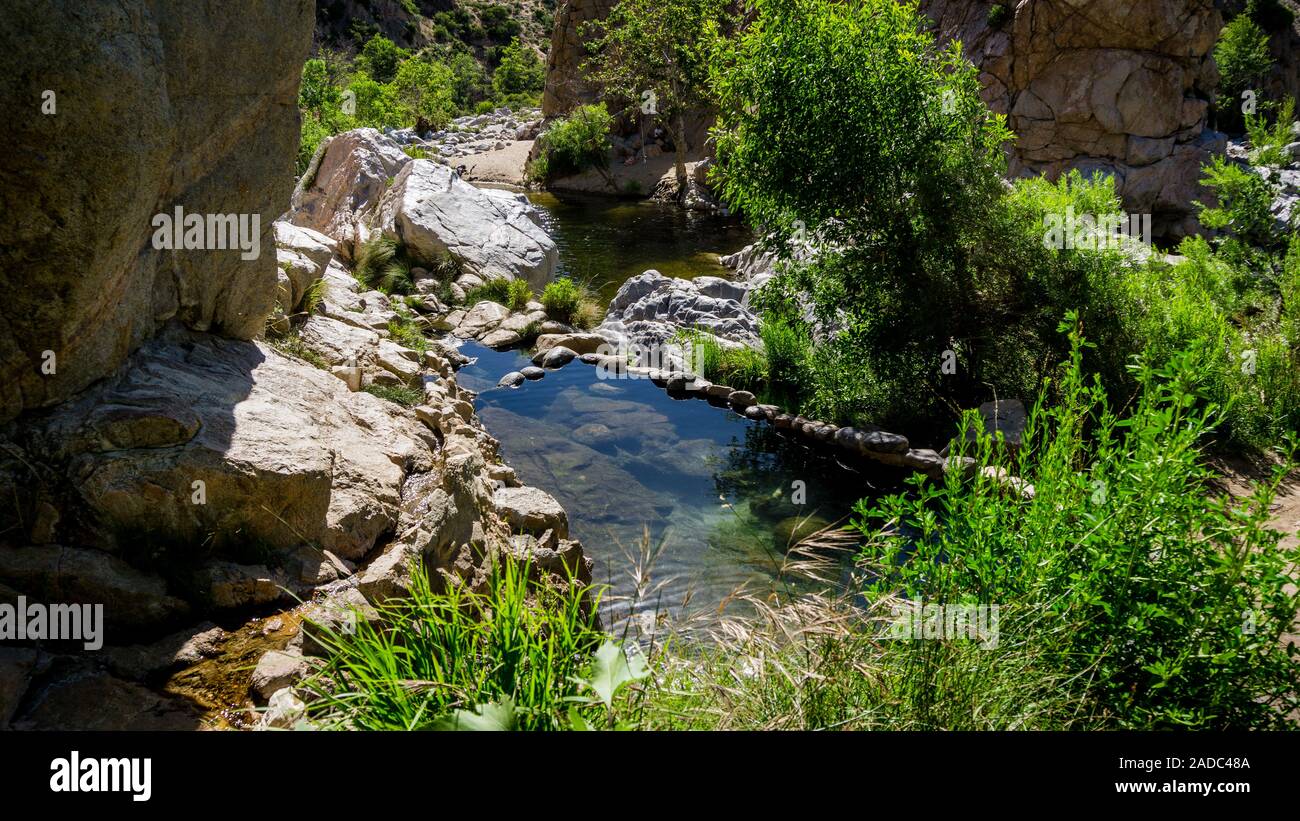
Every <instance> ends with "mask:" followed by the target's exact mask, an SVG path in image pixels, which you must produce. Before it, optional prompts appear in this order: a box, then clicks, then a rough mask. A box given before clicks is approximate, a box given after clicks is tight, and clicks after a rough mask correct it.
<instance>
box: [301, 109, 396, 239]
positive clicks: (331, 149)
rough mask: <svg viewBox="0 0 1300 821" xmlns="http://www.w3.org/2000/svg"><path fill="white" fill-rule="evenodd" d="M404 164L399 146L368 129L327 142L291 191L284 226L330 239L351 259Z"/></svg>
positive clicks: (330, 138) (322, 144) (354, 131)
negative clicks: (286, 223)
mask: <svg viewBox="0 0 1300 821" xmlns="http://www.w3.org/2000/svg"><path fill="white" fill-rule="evenodd" d="M410 162H411V158H410V157H409V156H407V155H406V152H404V151H403V150H402V147H401V146H400V145H398V144H397V143H396V142H394V141H392V140H390V139H389V138H387V137H385V136H384V135H383V134H380V133H379V131H377V130H375V129H373V128H358V129H355V130H353V131H348V132H345V133H343V134H339V135H337V136H334V137H329V138H327V139H326V140H325V141H323V142H322V143H321V145H320V147H319V148H318V149H317V150H316V156H315V157H313V158H312V165H311V166H310V167H309V168H308V169H307V172H306V173H305V174H303V175H302V179H300V180H299V181H298V187H297V188H296V189H294V192H293V202H292V205H291V207H290V209H289V221H290V222H292V223H293V224H294V225H300V226H303V227H305V228H311V229H312V230H315V231H319V232H320V233H322V234H325V235H326V236H329V237H333V238H334V239H336V240H338V242H339V244H340V251H341V252H342V253H343V254H345V255H346V256H348V257H351V256H352V254H354V253H355V251H356V246H357V245H358V244H359V243H360V242H362V241H364V240H365V239H366V236H367V230H366V225H367V224H368V223H369V222H370V220H371V218H372V217H373V216H374V214H375V211H376V210H377V209H378V207H379V200H380V199H381V198H382V197H383V195H384V192H385V191H387V190H388V186H389V185H390V184H391V182H392V180H393V178H394V177H396V176H397V173H398V172H399V171H401V170H402V168H403V167H405V166H406V165H407V164H408V163H410Z"/></svg>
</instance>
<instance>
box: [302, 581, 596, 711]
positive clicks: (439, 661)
mask: <svg viewBox="0 0 1300 821" xmlns="http://www.w3.org/2000/svg"><path fill="white" fill-rule="evenodd" d="M411 575H412V579H413V584H412V589H411V594H410V596H409V597H407V598H404V599H395V600H390V601H389V602H387V603H385V604H383V605H380V606H379V607H378V608H377V611H378V612H377V619H376V620H374V621H368V620H366V619H364V618H360V617H358V618H357V620H356V627H355V630H354V631H353V632H352V633H351V634H349V633H346V632H343V631H340V630H332V629H330V628H328V627H325V626H315V627H314V630H315V634H316V635H318V636H319V637H320V640H321V643H322V644H323V645H324V646H325V647H326V648H327V649H328V650H329V652H330V657H329V661H328V663H327V664H326V665H325V666H324V667H323V668H322V669H321V671H320V672H319V673H317V674H316V675H314V676H313V677H312V678H311V679H309V680H308V681H307V682H306V684H305V685H304V687H305V689H306V690H307V692H308V694H309V695H310V703H311V717H312V718H313V720H315V721H317V722H319V723H320V724H322V725H323V726H326V727H334V728H346V729H368V730H393V729H400V730H417V729H428V728H439V727H446V726H448V725H449V724H454V723H455V722H457V721H467V722H472V721H473V718H474V716H475V715H476V714H478V715H486V714H487V713H488V712H489V711H492V710H494V711H495V712H496V713H497V714H505V715H506V716H508V717H509V724H510V726H513V727H515V728H517V729H521V730H549V729H562V728H567V727H569V726H570V721H571V719H570V708H571V707H573V706H574V704H575V700H577V699H579V698H580V697H581V694H582V691H583V686H582V684H581V682H580V680H579V679H580V674H581V673H583V672H584V671H585V669H586V665H587V664H588V660H589V658H590V656H591V653H592V652H593V651H594V650H595V649H596V648H597V647H598V646H599V645H600V644H601V642H602V640H603V639H604V635H603V634H602V633H601V632H600V631H599V630H598V629H597V621H596V619H597V617H596V615H595V612H596V609H595V605H594V603H593V602H592V601H591V600H590V598H589V591H588V590H586V589H584V588H583V587H581V586H580V585H578V584H574V583H571V584H569V585H567V587H566V588H565V589H564V590H563V591H561V590H559V589H557V588H555V587H552V586H548V585H544V584H536V583H533V582H531V581H530V580H529V568H528V566H527V565H526V564H524V563H521V562H516V561H513V560H508V559H507V560H503V561H500V562H499V563H497V564H496V565H495V567H494V569H493V573H492V576H491V579H490V581H489V583H488V585H487V589H486V591H484V592H474V591H471V590H468V589H467V588H466V586H465V585H464V584H461V583H458V582H457V583H448V584H446V585H445V587H446V590H445V591H443V592H435V589H434V587H433V585H432V584H431V583H430V580H429V577H428V575H427V574H426V573H425V572H424V571H423V570H422V569H415V570H413V572H412V574H411ZM440 586H443V585H440Z"/></svg>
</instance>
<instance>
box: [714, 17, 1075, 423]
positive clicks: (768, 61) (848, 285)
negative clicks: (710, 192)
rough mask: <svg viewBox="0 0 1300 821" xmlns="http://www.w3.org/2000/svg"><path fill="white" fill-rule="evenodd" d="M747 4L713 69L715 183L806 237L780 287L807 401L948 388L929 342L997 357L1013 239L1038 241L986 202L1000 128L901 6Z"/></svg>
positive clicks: (955, 59)
mask: <svg viewBox="0 0 1300 821" xmlns="http://www.w3.org/2000/svg"><path fill="white" fill-rule="evenodd" d="M754 10H755V12H756V15H755V17H754V19H753V20H752V22H751V24H750V25H749V27H748V28H747V29H746V30H745V31H744V32H743V33H742V34H741V35H740V36H739V37H738V38H737V39H736V40H734V41H733V42H732V44H731V45H730V46H729V47H728V49H727V51H726V52H724V53H722V54H720V56H719V57H720V59H719V61H718V62H717V64H716V65H715V66H714V75H713V76H714V80H715V86H716V90H717V93H718V97H719V104H720V108H719V117H718V126H717V128H716V130H715V136H716V139H717V156H718V160H719V164H720V166H721V172H722V176H721V179H720V186H719V190H720V193H721V194H722V196H723V198H724V199H725V200H726V201H727V202H728V204H729V205H731V206H732V207H733V208H736V209H739V210H740V211H741V212H743V213H744V214H745V215H746V217H747V219H748V220H749V221H750V222H751V223H752V224H754V225H755V226H759V227H762V228H764V229H765V230H766V231H772V232H775V233H776V234H777V235H779V236H780V237H781V238H783V239H785V240H792V241H797V240H799V239H804V240H806V241H807V242H809V243H811V242H816V243H817V244H818V247H819V248H820V249H821V250H820V253H819V254H817V255H816V261H815V262H814V263H812V264H807V265H798V266H790V268H789V272H788V274H787V275H786V276H785V277H784V278H783V281H782V282H778V287H784V288H785V289H786V293H787V294H793V295H797V297H798V299H801V300H810V301H811V303H812V308H813V309H814V312H815V314H816V317H817V320H818V324H819V325H820V326H821V328H822V329H823V330H824V331H825V333H824V334H823V337H824V338H825V339H826V340H827V344H826V345H824V346H822V347H823V349H822V350H821V351H820V352H819V353H818V355H817V357H816V363H815V368H816V369H818V370H820V371H822V372H824V373H825V374H827V377H826V385H827V389H826V391H825V396H824V397H822V400H819V402H822V404H824V405H825V406H826V407H822V406H821V405H818V407H817V410H819V411H823V412H831V413H833V412H834V411H835V408H834V407H832V406H834V405H835V403H839V402H844V401H847V402H849V403H850V404H853V403H857V404H858V405H859V406H860V407H866V403H869V402H870V403H875V404H874V405H872V406H871V407H870V408H869V410H877V411H878V410H883V409H893V410H897V409H899V408H901V407H905V406H906V405H907V404H908V402H912V403H914V404H922V405H923V406H925V407H931V406H934V405H935V404H937V403H936V402H935V401H934V400H935V396H934V394H935V392H938V391H942V390H945V387H941V386H955V385H958V384H961V383H960V382H959V381H958V380H957V379H952V380H946V381H943V382H941V381H940V369H939V361H940V356H941V354H942V353H943V352H945V351H949V350H951V351H954V352H959V353H961V354H962V362H963V368H962V369H961V371H960V373H959V376H960V378H967V377H971V375H972V369H971V368H970V364H971V360H972V358H974V357H975V356H976V354H975V353H974V352H975V351H979V350H984V351H986V352H987V359H989V360H994V359H996V358H997V357H998V356H1001V357H1002V359H1004V360H1005V359H1007V358H1008V357H1009V355H1010V351H1009V350H1003V351H1001V352H999V351H997V350H996V349H995V348H996V346H995V345H994V340H995V339H996V334H998V333H1000V332H1001V327H1002V326H1003V325H1004V324H1006V321H1007V317H1006V316H1004V315H1001V314H1002V312H1003V311H1004V310H1006V309H1007V306H1008V304H1015V302H1016V300H1017V299H1018V297H1017V296H1016V294H1017V290H1018V288H1017V284H1018V282H1017V280H1016V278H1017V277H1020V276H1023V274H1021V273H1019V272H1017V271H1016V270H1015V268H1016V267H1017V266H1016V262H1019V260H1016V261H1014V262H1013V261H1012V258H1013V256H1014V253H1013V251H1014V250H1015V249H1021V250H1023V251H1024V252H1025V253H1026V254H1028V253H1031V252H1032V251H1033V246H1034V245H1035V243H1036V247H1037V249H1038V252H1039V253H1041V252H1042V251H1043V245H1042V241H1041V234H1037V235H1036V232H1037V231H1039V230H1040V229H1037V228H1035V227H1034V226H1032V225H1029V226H1028V227H1027V228H1026V223H1025V221H1024V220H1013V219H1011V218H1010V216H1009V215H1008V214H1006V213H1004V210H1003V209H1000V208H999V205H1000V203H1001V200H1002V199H1004V196H1003V192H1004V188H1003V181H1002V177H1001V173H1002V171H1003V170H1004V168H1005V160H1004V158H1003V154H1002V145H1003V144H1004V143H1005V142H1006V141H1007V140H1009V139H1010V138H1011V134H1010V132H1009V131H1008V130H1007V128H1006V125H1005V121H1004V120H1003V118H1001V117H999V116H994V115H992V114H991V113H990V112H989V111H988V109H987V107H986V106H985V104H984V103H983V102H982V100H981V99H980V96H979V91H980V86H979V82H978V79H977V76H976V71H975V69H974V68H973V67H972V66H971V65H970V64H969V63H968V62H966V61H965V60H964V59H963V58H962V55H961V51H960V46H959V45H957V44H954V45H952V46H950V47H948V48H946V49H941V48H939V47H938V46H937V45H936V44H935V42H934V39H933V37H932V36H931V34H930V33H929V32H928V30H927V27H926V19H925V18H924V17H923V16H922V15H920V14H919V13H918V12H917V9H916V4H915V3H913V2H906V3H899V2H896V0H860V2H853V3H840V2H831V1H830V0H755V3H754ZM1035 236H1037V238H1035ZM1031 238H1035V239H1034V241H1030V239H1031ZM792 244H798V243H797V242H794V243H792ZM990 249H997V252H996V254H994V253H990ZM783 301H784V304H785V305H786V306H790V305H791V304H792V302H791V300H789V299H786V300H783ZM786 310H787V312H788V313H796V314H797V313H798V312H797V311H790V310H789V308H788V307H787V309H786ZM1058 316H1059V314H1058ZM781 318H784V319H795V318H797V317H790V316H787V317H781ZM1004 347H1006V346H1004ZM968 349H970V351H971V352H970V353H968ZM818 363H819V364H818ZM836 374H838V375H840V376H842V377H843V378H832V377H833V376H834V375H836ZM978 386H979V382H978V381H975V382H974V384H973V386H970V387H974V388H978ZM947 389H949V390H951V389H952V388H947ZM891 391H904V392H906V395H903V394H902V393H900V394H899V395H897V396H895V397H893V398H892V399H891V397H890V393H891ZM823 400H824V401H823ZM882 406H883V407H882ZM840 410H841V412H840V413H839V414H837V415H841V416H843V415H846V414H845V413H844V412H843V408H842V407H841V409H840ZM920 410H921V409H920V408H918V412H919V411H920ZM818 418H825V417H818ZM864 421H867V420H864ZM869 421H875V422H881V421H883V420H882V419H880V418H877V419H873V420H869Z"/></svg>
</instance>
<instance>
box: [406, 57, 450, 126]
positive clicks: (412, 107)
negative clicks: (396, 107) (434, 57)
mask: <svg viewBox="0 0 1300 821" xmlns="http://www.w3.org/2000/svg"><path fill="white" fill-rule="evenodd" d="M454 86H455V77H454V76H453V74H452V71H451V69H450V68H448V67H447V66H446V65H444V64H442V63H436V62H432V61H431V60H426V59H421V58H418V57H417V58H412V59H410V60H407V61H406V62H404V63H402V65H401V66H400V67H399V68H398V69H397V75H396V76H395V77H394V78H393V88H394V89H395V90H396V93H397V99H398V101H399V103H400V104H401V106H402V108H403V110H404V112H405V115H406V118H407V121H408V122H409V123H410V124H412V125H414V126H415V127H416V129H417V130H419V129H421V128H422V127H423V128H431V129H438V128H443V127H444V126H446V125H447V123H449V122H450V121H451V115H452V113H453V112H454V111H455V109H456V102H455V97H454Z"/></svg>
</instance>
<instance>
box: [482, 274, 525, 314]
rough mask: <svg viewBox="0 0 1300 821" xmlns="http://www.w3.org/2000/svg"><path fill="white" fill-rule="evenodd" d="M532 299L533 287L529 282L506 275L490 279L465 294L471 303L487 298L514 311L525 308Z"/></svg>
mask: <svg viewBox="0 0 1300 821" xmlns="http://www.w3.org/2000/svg"><path fill="white" fill-rule="evenodd" d="M532 299H533V289H532V288H530V287H529V286H528V283H527V282H525V281H524V280H522V279H506V278H504V277H497V278H495V279H489V280H488V281H487V282H484V283H483V284H482V285H479V286H476V287H474V288H471V289H470V290H469V291H468V292H467V293H466V294H465V301H466V302H467V303H468V304H470V305H473V304H474V303H475V302H482V301H483V300H487V301H488V302H496V303H498V304H500V305H504V306H506V307H507V308H509V309H510V310H512V311H521V310H523V309H524V307H525V306H527V304H528V303H529V302H531V301H532Z"/></svg>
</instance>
